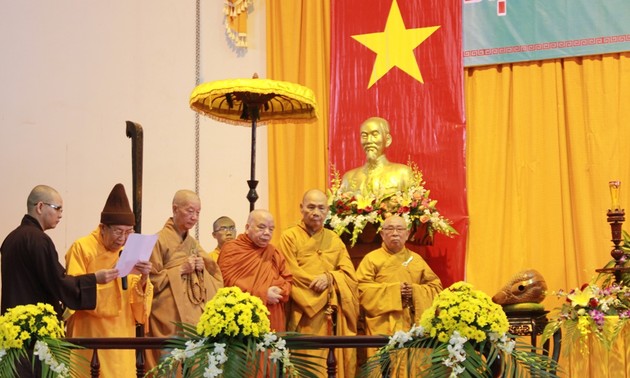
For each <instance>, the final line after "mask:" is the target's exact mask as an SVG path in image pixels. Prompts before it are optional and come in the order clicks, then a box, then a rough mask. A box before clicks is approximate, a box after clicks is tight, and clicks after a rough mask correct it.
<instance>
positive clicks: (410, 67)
mask: <svg viewBox="0 0 630 378" xmlns="http://www.w3.org/2000/svg"><path fill="white" fill-rule="evenodd" d="M438 28H439V26H429V27H426V28H417V29H406V28H405V22H404V21H403V19H402V15H401V14H400V9H399V8H398V3H397V2H396V0H394V2H393V3H392V7H391V9H390V10H389V15H388V16H387V23H386V24H385V30H384V31H382V32H380V33H369V34H359V35H353V36H352V38H354V39H355V40H357V41H358V42H359V43H361V44H362V45H364V46H365V47H367V48H368V49H370V50H372V51H374V52H375V53H376V60H375V61H374V67H373V68H372V76H371V77H370V83H369V84H368V88H370V87H371V86H372V85H373V84H374V83H376V82H377V81H378V80H379V79H380V78H381V77H383V76H384V75H385V74H386V73H387V72H389V70H391V69H392V68H393V67H398V68H400V69H401V70H403V71H404V72H406V73H407V74H409V75H410V76H411V77H413V78H414V79H416V80H418V81H419V82H421V83H424V80H423V79H422V74H421V73H420V68H419V67H418V62H417V61H416V56H415V55H414V54H413V50H414V49H415V48H416V47H418V46H419V45H420V44H421V43H422V42H424V40H425V39H427V38H429V36H430V35H431V34H433V32H435V31H436V30H437V29H438Z"/></svg>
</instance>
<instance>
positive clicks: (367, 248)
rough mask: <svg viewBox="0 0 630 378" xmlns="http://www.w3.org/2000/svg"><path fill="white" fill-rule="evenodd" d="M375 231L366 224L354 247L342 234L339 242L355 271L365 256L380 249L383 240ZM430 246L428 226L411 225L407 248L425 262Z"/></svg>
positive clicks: (346, 235) (431, 243) (431, 240)
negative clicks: (348, 255) (342, 244)
mask: <svg viewBox="0 0 630 378" xmlns="http://www.w3.org/2000/svg"><path fill="white" fill-rule="evenodd" d="M376 230H377V227H376V225H374V224H373V223H368V224H367V225H366V226H365V228H364V229H363V232H362V233H361V234H360V235H359V237H358V238H357V242H356V243H355V244H354V246H351V243H350V234H343V235H342V236H341V240H343V242H344V243H345V245H346V248H347V249H348V253H349V254H350V259H351V260H352V264H353V265H354V268H355V269H356V268H357V267H358V266H359V264H360V263H361V260H363V257H364V256H365V255H366V254H368V253H369V252H372V251H373V250H375V249H378V248H380V247H381V244H382V243H383V239H381V235H380V234H379V233H378V232H376ZM430 245H433V238H432V237H431V236H430V235H429V232H428V224H427V223H421V224H420V225H419V226H417V225H413V226H412V228H411V232H410V233H409V239H408V240H407V243H406V246H407V248H409V249H410V250H412V251H414V252H416V253H417V254H419V255H420V256H422V258H423V259H425V260H426V256H427V251H426V247H427V246H430Z"/></svg>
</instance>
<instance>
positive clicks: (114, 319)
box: [66, 184, 153, 378]
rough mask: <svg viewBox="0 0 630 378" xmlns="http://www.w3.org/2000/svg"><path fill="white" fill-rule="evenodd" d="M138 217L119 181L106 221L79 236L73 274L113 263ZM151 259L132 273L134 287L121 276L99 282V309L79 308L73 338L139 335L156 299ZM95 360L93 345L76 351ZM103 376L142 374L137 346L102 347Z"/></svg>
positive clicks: (71, 325)
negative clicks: (154, 297) (150, 274)
mask: <svg viewBox="0 0 630 378" xmlns="http://www.w3.org/2000/svg"><path fill="white" fill-rule="evenodd" d="M135 224H136V221H135V216H134V214H133V211H131V207H130V206H129V200H128V199H127V194H126V193H125V187H124V186H123V185H122V184H116V185H115V186H114V188H113V189H112V191H111V192H110V194H109V197H107V201H106V202H105V207H104V208H103V211H102V212H101V222H100V224H99V225H98V227H97V228H96V229H95V230H94V231H92V233H90V234H89V235H87V236H84V237H82V238H80V239H78V240H77V241H75V242H74V243H73V244H72V246H70V249H69V250H68V252H67V253H66V268H67V271H68V274H72V275H82V274H87V273H92V272H95V271H97V270H99V269H106V268H111V267H112V266H114V265H116V263H117V262H118V257H119V253H120V251H121V250H122V249H123V246H124V245H125V243H126V242H127V238H128V237H129V235H130V234H132V233H133V232H134V229H133V226H134V225H135ZM150 271H151V263H150V262H149V261H138V262H137V263H136V264H135V268H134V271H132V274H129V275H128V276H127V281H128V287H125V286H123V284H122V281H121V279H120V278H118V279H116V280H114V281H112V282H109V283H107V284H99V285H98V290H97V293H96V294H97V301H96V308H95V309H94V310H79V311H76V312H74V313H73V314H72V315H71V316H70V318H69V319H68V321H67V326H68V332H67V336H68V337H135V336H136V324H144V325H146V324H147V322H148V317H149V313H150V312H151V303H152V300H153V285H151V281H149V279H148V278H149V272H150ZM73 353H77V354H79V355H82V356H83V357H85V358H86V360H87V361H89V360H90V359H91V358H92V354H93V352H92V350H88V349H83V350H79V351H75V352H73ZM98 357H99V360H100V363H101V368H100V376H101V377H121V378H124V377H127V378H134V377H136V353H135V351H134V350H132V349H102V350H99V351H98Z"/></svg>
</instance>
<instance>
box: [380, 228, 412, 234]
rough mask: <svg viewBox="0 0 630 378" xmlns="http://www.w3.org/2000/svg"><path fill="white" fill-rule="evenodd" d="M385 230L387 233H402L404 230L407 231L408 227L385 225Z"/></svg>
mask: <svg viewBox="0 0 630 378" xmlns="http://www.w3.org/2000/svg"><path fill="white" fill-rule="evenodd" d="M383 231H384V232H385V233H388V234H392V233H394V231H396V232H398V233H399V234H402V233H403V232H405V231H407V228H405V227H384V228H383Z"/></svg>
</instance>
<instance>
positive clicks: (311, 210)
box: [279, 189, 359, 377]
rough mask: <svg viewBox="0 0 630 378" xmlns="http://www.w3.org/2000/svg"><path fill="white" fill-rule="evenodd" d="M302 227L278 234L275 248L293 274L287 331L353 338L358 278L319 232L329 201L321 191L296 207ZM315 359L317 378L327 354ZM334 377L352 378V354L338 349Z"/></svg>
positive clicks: (329, 236) (342, 251)
mask: <svg viewBox="0 0 630 378" xmlns="http://www.w3.org/2000/svg"><path fill="white" fill-rule="evenodd" d="M300 212H301V213H302V222H301V223H300V224H299V225H296V226H294V227H291V228H289V229H287V230H286V231H285V232H283V233H282V238H281V240H280V245H279V249H280V250H281V251H282V253H283V254H284V256H285V258H286V259H287V264H288V266H289V270H290V271H291V274H292V275H293V287H292V289H291V300H290V302H289V311H288V322H287V331H295V332H300V333H303V334H310V335H318V336H332V335H343V336H354V335H356V333H357V319H358V316H359V300H358V299H359V298H358V291H357V278H356V272H355V270H354V266H353V265H352V261H351V260H350V256H349V254H348V251H347V250H346V246H345V244H344V243H343V242H342V241H341V239H340V238H339V236H337V234H336V233H334V232H333V231H331V230H328V229H325V228H324V220H325V219H326V215H327V214H328V199H327V197H326V194H324V193H323V192H322V191H320V190H316V189H314V190H309V191H307V192H306V193H305V194H304V197H303V198H302V203H301V204H300ZM304 352H305V353H308V354H311V355H314V354H317V355H319V356H320V357H322V358H321V359H317V360H315V362H316V363H317V364H319V365H320V369H319V374H320V375H321V376H322V377H323V376H325V375H326V374H325V373H326V368H325V361H326V355H327V352H328V351H327V350H312V351H304ZM336 358H337V366H338V369H337V377H354V375H355V370H356V350H355V349H350V348H337V349H336Z"/></svg>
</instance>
